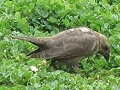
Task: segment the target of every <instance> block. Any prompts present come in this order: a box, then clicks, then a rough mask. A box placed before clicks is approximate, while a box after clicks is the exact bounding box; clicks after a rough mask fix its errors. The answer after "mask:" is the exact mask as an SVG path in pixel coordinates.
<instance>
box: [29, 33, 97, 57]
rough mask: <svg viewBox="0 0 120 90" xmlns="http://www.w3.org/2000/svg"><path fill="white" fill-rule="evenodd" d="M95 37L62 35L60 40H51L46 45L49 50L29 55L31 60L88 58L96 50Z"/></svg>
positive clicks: (88, 35)
mask: <svg viewBox="0 0 120 90" xmlns="http://www.w3.org/2000/svg"><path fill="white" fill-rule="evenodd" d="M96 40H97V39H96V37H95V36H94V35H90V34H83V35H81V36H76V35H72V36H69V35H64V36H63V37H61V38H58V39H53V40H52V41H51V42H49V43H48V44H49V45H50V46H51V47H50V48H49V49H46V50H43V51H40V52H39V49H38V50H36V51H37V52H34V51H33V52H32V53H31V54H29V55H30V56H31V57H33V58H47V59H49V58H70V57H82V56H89V55H91V54H93V53H94V51H95V50H96V49H95V48H96V45H97V44H96Z"/></svg>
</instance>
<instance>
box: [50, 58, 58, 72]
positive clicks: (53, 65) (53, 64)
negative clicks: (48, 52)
mask: <svg viewBox="0 0 120 90" xmlns="http://www.w3.org/2000/svg"><path fill="white" fill-rule="evenodd" d="M50 65H51V66H52V67H53V68H54V69H56V70H57V67H56V60H51V64H50Z"/></svg>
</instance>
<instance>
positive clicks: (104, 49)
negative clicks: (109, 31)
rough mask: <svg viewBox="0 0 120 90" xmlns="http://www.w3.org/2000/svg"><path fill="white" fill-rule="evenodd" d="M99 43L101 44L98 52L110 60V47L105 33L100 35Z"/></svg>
mask: <svg viewBox="0 0 120 90" xmlns="http://www.w3.org/2000/svg"><path fill="white" fill-rule="evenodd" d="M99 43H100V44H99V45H100V46H99V51H98V53H99V54H101V55H103V56H104V58H105V59H106V60H107V61H108V60H109V56H110V47H109V43H108V41H107V38H106V37H105V36H104V35H103V34H100V35H99Z"/></svg>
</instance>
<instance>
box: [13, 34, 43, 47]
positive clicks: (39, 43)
mask: <svg viewBox="0 0 120 90" xmlns="http://www.w3.org/2000/svg"><path fill="white" fill-rule="evenodd" d="M12 38H13V39H19V40H25V41H29V42H31V43H33V44H34V45H37V46H42V45H44V44H45V40H44V38H38V37H27V36H12Z"/></svg>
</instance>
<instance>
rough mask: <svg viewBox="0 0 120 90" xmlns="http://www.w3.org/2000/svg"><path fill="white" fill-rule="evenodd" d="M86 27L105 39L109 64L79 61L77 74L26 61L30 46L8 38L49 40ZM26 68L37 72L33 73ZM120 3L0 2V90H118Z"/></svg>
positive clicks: (78, 0)
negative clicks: (67, 31)
mask: <svg viewBox="0 0 120 90" xmlns="http://www.w3.org/2000/svg"><path fill="white" fill-rule="evenodd" d="M80 26H86V27H89V28H91V29H93V30H95V31H98V32H100V33H103V34H104V35H106V36H107V37H108V39H109V42H110V47H111V56H110V61H109V62H106V61H105V59H104V58H103V57H102V56H97V58H96V57H95V56H92V57H90V58H89V59H84V60H82V61H81V65H82V66H83V68H80V69H79V70H78V74H77V75H74V74H70V73H67V72H64V71H62V70H57V71H56V70H54V69H53V68H52V67H50V66H49V61H47V62H46V60H40V59H33V58H27V57H26V56H25V54H27V53H28V52H30V51H32V50H33V49H35V46H33V45H32V44H30V43H28V42H25V41H19V40H13V39H11V37H10V36H11V35H22V34H25V35H28V36H40V37H44V36H51V35H54V34H56V33H58V32H60V31H62V30H65V29H69V28H75V27H80ZM30 66H36V67H37V68H38V69H39V71H38V72H37V73H34V72H32V71H31V70H30ZM119 88H120V0H0V90H53V89H54V90H119Z"/></svg>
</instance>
